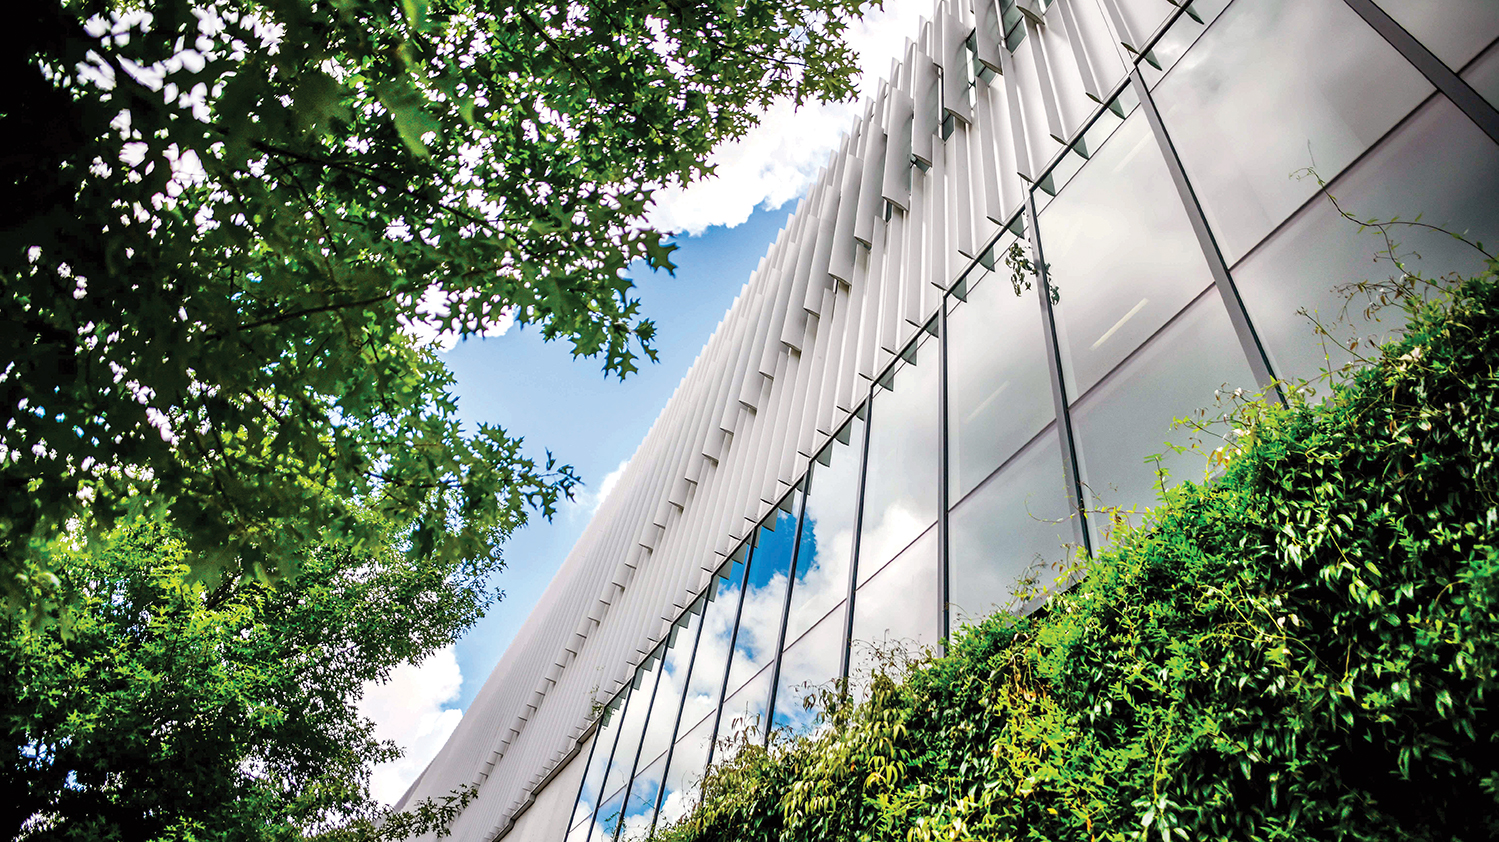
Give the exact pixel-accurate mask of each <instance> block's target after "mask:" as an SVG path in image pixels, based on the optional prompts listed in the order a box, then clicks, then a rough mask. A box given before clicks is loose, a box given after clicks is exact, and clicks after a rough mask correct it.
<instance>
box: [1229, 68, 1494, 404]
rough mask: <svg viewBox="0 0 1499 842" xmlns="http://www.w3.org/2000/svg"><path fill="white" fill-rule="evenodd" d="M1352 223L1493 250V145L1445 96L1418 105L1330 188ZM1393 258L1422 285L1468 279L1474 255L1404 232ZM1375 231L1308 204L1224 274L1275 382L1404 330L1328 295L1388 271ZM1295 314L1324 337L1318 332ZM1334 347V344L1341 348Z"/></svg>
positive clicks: (1391, 313)
mask: <svg viewBox="0 0 1499 842" xmlns="http://www.w3.org/2000/svg"><path fill="white" fill-rule="evenodd" d="M1328 192H1329V193H1331V194H1332V195H1333V196H1335V197H1336V198H1337V200H1338V203H1339V204H1340V205H1342V207H1343V209H1344V210H1346V211H1348V212H1349V213H1351V214H1353V215H1354V216H1355V217H1356V218H1358V219H1365V220H1368V219H1379V220H1389V219H1392V218H1394V217H1397V216H1398V217H1399V218H1401V219H1405V220H1414V219H1416V217H1417V216H1418V215H1419V216H1420V220H1421V222H1422V223H1427V224H1431V225H1435V226H1439V227H1442V228H1445V229H1448V230H1451V231H1463V232H1466V234H1467V237H1468V239H1470V240H1473V241H1475V242H1480V243H1482V244H1483V246H1484V248H1486V249H1488V251H1489V252H1490V253H1494V252H1495V249H1494V246H1496V245H1499V147H1496V146H1495V145H1494V142H1493V141H1491V140H1489V138H1488V137H1487V136H1486V135H1484V134H1483V132H1481V131H1479V129H1478V127H1477V126H1475V125H1473V123H1472V122H1471V121H1469V120H1467V119H1465V118H1464V117H1463V116H1462V114H1461V112H1459V111H1458V110H1457V108H1456V106H1454V105H1452V103H1451V102H1450V101H1448V100H1447V99H1446V98H1445V97H1436V98H1434V99H1433V100H1432V101H1430V102H1428V103H1427V104H1426V105H1424V106H1422V108H1421V110H1420V111H1419V112H1417V113H1416V114H1415V115H1414V116H1413V117H1412V118H1411V120H1410V121H1409V122H1407V123H1406V124H1405V125H1403V126H1401V127H1400V129H1399V130H1398V131H1397V132H1395V133H1394V134H1393V135H1391V136H1390V137H1389V138H1388V139H1387V140H1386V141H1385V142H1384V143H1383V144H1382V145H1381V146H1380V147H1379V148H1378V149H1376V150H1374V151H1373V152H1371V153H1370V154H1369V155H1368V156H1367V157H1365V158H1364V159H1363V160H1361V161H1359V163H1358V164H1357V165H1356V166H1354V167H1353V168H1351V169H1350V170H1349V171H1348V172H1346V173H1344V174H1343V176H1342V177H1340V178H1339V179H1338V180H1337V181H1334V182H1333V183H1332V184H1331V185H1329V187H1328ZM1390 233H1391V237H1392V238H1393V239H1394V240H1396V241H1397V242H1398V244H1399V245H1398V247H1397V249H1396V253H1397V254H1400V255H1401V256H1402V260H1404V261H1405V262H1406V265H1407V267H1408V268H1410V269H1411V270H1412V271H1418V272H1420V273H1422V274H1423V275H1425V276H1426V277H1428V278H1439V277H1442V276H1444V275H1446V274H1447V273H1450V272H1457V273H1459V274H1464V275H1468V274H1473V273H1474V272H1476V271H1478V270H1479V269H1481V268H1482V267H1483V255H1482V254H1480V253H1479V252H1478V251H1477V250H1476V249H1473V248H1471V247H1469V246H1467V245H1464V244H1463V243H1462V242H1460V241H1458V240H1456V239H1454V238H1452V237H1450V236H1447V235H1446V234H1443V233H1440V232H1437V231H1431V230H1426V229H1422V228H1418V227H1414V226H1407V225H1396V226H1393V227H1391V229H1390ZM1385 247H1386V246H1385V241H1384V238H1383V237H1382V236H1381V235H1380V234H1379V232H1378V231H1376V230H1373V229H1367V230H1365V231H1363V232H1362V233H1360V232H1359V230H1358V225H1357V224H1356V223H1354V222H1350V221H1349V220H1347V219H1344V218H1343V217H1342V216H1340V215H1339V214H1338V212H1337V209H1336V208H1334V207H1333V206H1332V203H1331V202H1329V201H1327V200H1325V199H1320V198H1319V199H1318V200H1317V201H1315V202H1312V203H1311V204H1309V205H1307V207H1305V208H1303V209H1302V210H1301V212H1300V213H1298V214H1297V215H1296V217H1295V218H1294V219H1293V220H1292V221H1291V222H1290V223H1289V224H1288V225H1286V226H1285V227H1284V228H1282V229H1281V230H1279V231H1277V232H1276V233H1275V235H1274V236H1273V237H1271V238H1270V239H1269V240H1267V241H1265V243H1264V244H1263V245H1262V246H1260V247H1259V248H1258V249H1256V250H1255V252H1254V253H1253V254H1251V255H1250V256H1249V257H1247V258H1245V260H1244V261H1243V262H1242V263H1240V264H1239V265H1238V266H1236V267H1234V270H1233V275H1234V281H1235V284H1236V285H1237V286H1238V288H1239V294H1240V295H1241V296H1242V297H1243V299H1244V304H1245V306H1246V308H1248V310H1249V313H1250V316H1251V317H1252V319H1253V321H1254V324H1255V327H1256V330H1257V331H1258V333H1259V335H1260V340H1261V342H1263V343H1264V344H1265V346H1266V348H1267V349H1268V350H1269V351H1270V356H1271V359H1272V362H1273V364H1274V365H1275V371H1276V373H1277V375H1279V376H1280V377H1284V378H1291V379H1296V378H1313V377H1315V376H1316V375H1317V372H1319V371H1322V370H1326V369H1337V368H1339V367H1341V366H1342V365H1343V363H1345V362H1347V361H1348V360H1349V359H1351V354H1350V353H1349V352H1348V351H1347V350H1346V343H1349V342H1351V340H1352V339H1353V338H1354V337H1363V339H1362V340H1361V341H1360V345H1361V347H1360V348H1358V349H1357V350H1358V352H1359V353H1360V354H1365V353H1367V352H1368V349H1369V347H1370V346H1371V344H1372V343H1375V342H1378V341H1380V340H1382V339H1383V338H1385V336H1386V334H1387V332H1388V331H1391V330H1394V329H1396V328H1398V327H1400V326H1401V324H1403V322H1404V313H1403V312H1402V311H1401V310H1400V309H1399V308H1398V307H1391V308H1386V309H1385V310H1384V311H1383V312H1381V313H1377V314H1375V315H1376V317H1377V318H1379V319H1380V320H1379V321H1378V322H1374V321H1371V320H1368V319H1365V318H1364V310H1365V308H1366V307H1367V305H1368V303H1369V302H1368V298H1367V296H1362V295H1360V296H1355V297H1354V298H1353V299H1351V300H1350V299H1349V298H1348V297H1347V296H1346V295H1345V294H1340V293H1339V292H1337V291H1335V290H1336V289H1337V288H1339V287H1345V286H1346V285H1348V284H1355V283H1358V282H1360V281H1364V280H1369V279H1373V280H1385V279H1388V278H1389V277H1391V276H1392V275H1393V274H1395V273H1396V269H1395V267H1394V266H1393V265H1392V264H1391V263H1390V262H1389V261H1388V260H1387V259H1383V260H1380V261H1379V262H1371V261H1372V260H1373V259H1374V258H1376V257H1377V256H1378V255H1379V254H1380V252H1381V251H1382V250H1384V249H1385ZM1298 310H1305V311H1306V313H1307V314H1308V316H1315V317H1316V319H1317V320H1318V321H1319V322H1321V323H1322V324H1323V325H1324V327H1326V328H1327V329H1328V330H1329V331H1330V332H1331V334H1332V339H1331V341H1326V342H1324V337H1320V336H1318V335H1316V334H1315V333H1314V331H1313V327H1312V323H1311V321H1310V319H1309V318H1308V316H1303V315H1299V314H1298ZM1337 343H1344V345H1343V346H1340V345H1339V344H1337Z"/></svg>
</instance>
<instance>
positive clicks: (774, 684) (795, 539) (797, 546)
mask: <svg viewBox="0 0 1499 842" xmlns="http://www.w3.org/2000/svg"><path fill="white" fill-rule="evenodd" d="M828 446H829V447H831V446H832V442H831V441H829V442H828ZM816 461H817V460H816V457H813V459H812V460H810V461H808V463H807V473H806V474H805V475H803V477H802V481H801V487H802V504H801V506H800V507H799V508H800V511H798V512H797V513H796V530H795V531H794V532H793V533H792V545H791V566H790V569H789V571H788V572H787V574H786V599H785V601H784V602H782V603H781V633H780V634H779V635H777V636H776V651H775V660H774V661H772V662H771V667H770V701H769V703H767V704H766V705H765V739H764V741H763V742H764V744H765V745H766V746H769V745H770V728H771V723H773V722H774V721H775V715H776V690H777V689H778V688H779V687H780V684H781V650H783V649H785V648H786V623H787V621H788V620H789V619H790V617H791V592H792V591H793V590H795V589H796V565H797V563H798V562H799V561H800V559H801V554H802V525H803V524H804V523H805V522H806V519H807V496H808V495H809V494H810V493H811V491H812V465H813V464H815V463H816Z"/></svg>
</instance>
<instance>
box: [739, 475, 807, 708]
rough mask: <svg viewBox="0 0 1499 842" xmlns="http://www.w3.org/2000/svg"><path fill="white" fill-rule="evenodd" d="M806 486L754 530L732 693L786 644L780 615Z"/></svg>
mask: <svg viewBox="0 0 1499 842" xmlns="http://www.w3.org/2000/svg"><path fill="white" fill-rule="evenodd" d="M801 497H802V494H801V491H800V490H796V491H793V492H792V493H791V494H788V495H787V496H786V497H785V498H783V499H782V500H781V504H780V508H776V509H774V510H772V511H771V513H770V514H769V515H767V516H766V518H765V520H763V521H761V523H760V526H759V528H758V529H756V530H755V532H756V535H755V549H754V552H752V553H751V554H750V568H749V583H748V586H747V587H748V588H749V590H747V591H745V593H744V610H743V611H742V612H740V615H739V634H738V636H736V637H735V638H734V654H733V655H732V657H733V662H732V663H731V664H730V665H729V688H728V692H729V693H730V694H732V693H733V692H734V691H735V690H738V689H739V688H740V687H743V686H744V682H746V681H749V679H750V676H752V675H754V674H755V673H757V672H759V671H760V669H761V668H762V667H764V666H765V665H766V664H768V663H770V661H771V659H772V658H774V657H775V654H776V647H777V646H780V645H781V639H780V638H781V617H782V614H783V612H784V611H785V610H786V580H787V577H788V575H789V574H790V570H791V556H792V551H793V550H794V549H795V548H796V512H797V511H799V510H800V509H801V505H802V501H801Z"/></svg>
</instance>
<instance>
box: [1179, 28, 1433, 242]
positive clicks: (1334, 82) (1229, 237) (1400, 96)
mask: <svg viewBox="0 0 1499 842" xmlns="http://www.w3.org/2000/svg"><path fill="white" fill-rule="evenodd" d="M1431 91H1432V87H1431V85H1430V84H1429V83H1427V82H1426V80H1425V79H1424V78H1423V77H1422V76H1421V74H1420V73H1418V72H1417V71H1416V70H1415V68H1413V67H1411V66H1410V64H1409V63H1407V62H1406V61H1405V59H1403V58H1402V57H1401V56H1400V55H1399V54H1398V53H1396V52H1395V50H1394V48H1393V47H1391V46H1390V45H1389V44H1388V43H1386V42H1385V40H1384V39H1383V38H1380V37H1379V35H1378V34H1376V33H1375V32H1374V30H1372V29H1370V28H1369V26H1368V25H1366V24H1365V23H1364V22H1363V19H1362V18H1360V17H1359V16H1358V15H1357V14H1355V13H1354V12H1353V10H1351V9H1349V8H1348V6H1347V4H1346V3H1343V2H1341V0H1256V2H1252V3H1235V4H1234V5H1233V6H1231V7H1230V8H1229V9H1228V10H1227V11H1225V12H1224V13H1223V14H1222V15H1221V16H1220V17H1219V18H1218V20H1217V21H1216V22H1215V23H1214V24H1213V25H1212V27H1211V28H1210V29H1209V30H1208V32H1207V33H1206V34H1204V35H1203V36H1202V38H1201V39H1200V41H1199V43H1198V45H1197V47H1196V48H1195V49H1193V50H1191V51H1190V52H1188V53H1187V55H1185V56H1183V57H1182V59H1181V61H1180V62H1179V63H1178V64H1177V66H1176V68H1175V69H1173V70H1172V71H1171V72H1170V73H1169V74H1167V76H1166V78H1165V79H1164V80H1162V81H1161V83H1160V84H1159V85H1157V86H1156V89H1155V99H1156V104H1157V105H1158V106H1159V108H1160V109H1161V116H1162V119H1163V120H1164V122H1165V124H1166V129H1167V131H1168V132H1169V133H1170V134H1171V139H1172V142H1173V143H1174V144H1175V146H1176V148H1177V152H1178V153H1179V154H1180V155H1181V159H1182V165H1183V166H1184V167H1185V168H1186V171H1187V176H1188V178H1189V179H1190V180H1191V181H1192V186H1193V188H1194V189H1195V190H1196V192H1197V197H1198V199H1199V200H1200V201H1201V202H1202V205H1203V211H1204V213H1205V214H1206V215H1207V218H1208V222H1209V224H1210V225H1211V226H1212V229H1213V232H1214V234H1215V236H1216V237H1217V240H1218V245H1219V247H1220V249H1221V250H1222V251H1223V254H1224V257H1225V259H1226V260H1228V262H1230V263H1232V262H1234V261H1235V260H1237V259H1238V258H1239V257H1241V256H1243V255H1244V254H1245V253H1247V252H1248V251H1249V249H1250V248H1251V247H1252V246H1253V245H1254V244H1255V243H1256V242H1258V241H1259V240H1260V238H1261V237H1263V236H1265V234H1267V233H1269V231H1270V230H1271V229H1272V228H1274V227H1275V226H1276V225H1277V224H1279V223H1280V222H1281V220H1283V219H1285V218H1286V217H1287V216H1290V215H1291V213H1292V212H1293V211H1295V210H1296V208H1297V207H1298V206H1300V205H1301V203H1302V202H1304V201H1306V199H1307V198H1308V197H1310V196H1311V195H1312V194H1313V193H1314V192H1315V191H1316V189H1317V184H1316V181H1315V180H1313V179H1310V178H1301V179H1298V178H1294V177H1292V174H1293V173H1296V172H1298V171H1300V170H1303V169H1304V168H1306V167H1310V166H1313V165H1315V166H1316V167H1317V170H1318V172H1319V173H1320V174H1321V176H1322V177H1323V178H1325V179H1331V178H1332V177H1333V176H1335V175H1337V174H1338V172H1339V171H1340V170H1342V169H1343V167H1345V166H1347V165H1348V164H1349V162H1351V161H1352V160H1353V159H1354V158H1356V157H1357V156H1358V155H1359V154H1360V153H1361V152H1363V151H1364V150H1365V149H1367V148H1369V147H1370V146H1371V145H1373V144H1374V142H1375V141H1377V140H1378V139H1379V138H1380V136H1381V135H1383V134H1384V133H1385V132H1386V131H1388V130H1389V128H1390V127H1391V126H1393V125H1394V124H1395V123H1396V122H1397V121H1398V120H1400V118H1401V117H1404V116H1405V115H1406V113H1407V112H1409V111H1410V110H1411V109H1412V108H1414V107H1415V106H1416V104H1417V103H1419V102H1420V101H1421V100H1422V99H1423V98H1425V97H1426V95H1427V94H1429V93H1431Z"/></svg>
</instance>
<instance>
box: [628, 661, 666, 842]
mask: <svg viewBox="0 0 1499 842" xmlns="http://www.w3.org/2000/svg"><path fill="white" fill-rule="evenodd" d="M658 692H659V691H658ZM665 769H666V757H665V756H664V755H663V756H661V757H657V758H656V759H655V760H653V761H652V762H651V763H650V765H648V766H646V767H645V768H644V769H641V770H640V771H639V772H636V773H635V780H634V781H633V782H632V783H631V784H630V797H629V799H628V800H626V801H625V821H624V824H623V826H621V828H620V832H619V838H620V839H624V840H629V842H634V840H638V839H644V838H645V837H646V835H647V834H649V833H650V832H651V819H653V818H655V813H656V795H657V793H658V792H659V791H660V790H661V773H662V771H663V770H665Z"/></svg>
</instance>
